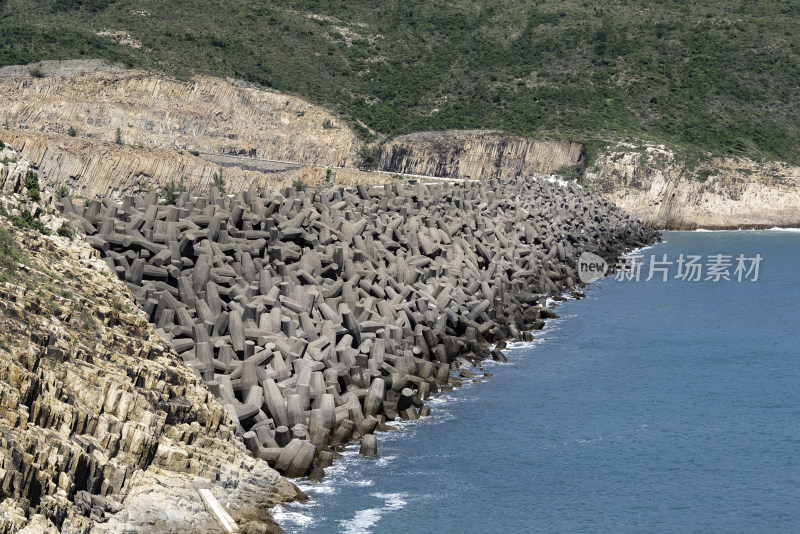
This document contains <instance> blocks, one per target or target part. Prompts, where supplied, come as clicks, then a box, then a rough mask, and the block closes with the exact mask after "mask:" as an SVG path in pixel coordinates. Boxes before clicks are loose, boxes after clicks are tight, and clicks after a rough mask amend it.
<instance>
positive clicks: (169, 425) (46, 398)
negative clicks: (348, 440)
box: [0, 149, 298, 533]
mask: <svg viewBox="0 0 800 534" xmlns="http://www.w3.org/2000/svg"><path fill="white" fill-rule="evenodd" d="M3 156H4V158H5V156H13V157H11V158H8V159H16V157H17V155H16V154H15V153H13V152H11V151H10V150H8V149H5V150H4V152H3ZM29 168H30V167H29V164H28V163H27V162H25V161H16V162H14V163H11V162H9V163H8V164H7V165H0V184H1V185H2V186H3V192H4V194H5V195H6V196H4V197H2V199H1V200H2V203H3V206H4V208H5V209H6V211H9V212H13V211H14V210H18V208H21V209H27V210H30V211H33V212H35V213H36V215H37V216H38V217H39V220H41V221H44V222H45V223H46V224H47V226H49V227H50V228H51V229H55V228H57V227H58V226H59V225H60V224H61V221H60V218H59V217H55V216H54V215H53V214H50V213H48V208H47V207H46V206H47V202H46V201H47V197H48V196H49V194H48V193H44V194H43V196H44V197H45V198H43V201H42V202H41V203H39V204H36V203H33V202H31V201H30V200H27V198H26V196H25V195H24V194H23V195H20V194H19V193H24V192H25V190H24V188H23V184H24V181H23V180H24V176H25V174H26V173H27V170H28V169H29ZM0 226H2V228H3V229H4V231H7V232H9V233H10V234H11V235H12V236H13V240H14V242H15V243H16V245H12V244H11V242H7V241H3V243H2V250H1V251H0V252H2V255H3V258H8V257H10V251H12V250H13V249H14V248H16V247H18V249H19V250H20V251H21V252H20V253H19V256H18V259H17V260H15V262H10V263H8V264H3V265H2V267H0V277H2V279H3V283H2V284H0V310H2V312H3V313H2V315H0V532H2V533H11V532H37V533H39V532H57V531H61V532H72V533H88V532H140V531H143V529H147V531H149V532H153V533H156V532H186V533H189V532H221V531H222V530H221V528H220V526H219V525H218V524H217V523H216V522H215V521H214V520H213V519H212V518H211V517H210V516H209V515H208V514H207V513H206V512H205V510H204V507H203V504H202V502H201V500H200V497H199V495H198V493H197V487H198V486H203V487H207V488H209V489H210V490H211V491H212V493H213V494H214V495H215V496H216V497H217V498H218V499H219V501H220V502H221V503H222V504H223V506H226V507H228V509H229V511H230V514H231V515H232V516H233V517H234V519H235V520H236V521H237V523H239V525H240V527H241V530H242V531H243V532H244V531H251V532H263V531H265V529H268V528H273V527H272V526H271V525H272V522H271V520H270V518H269V515H268V507H269V506H271V505H274V504H275V503H278V502H282V501H286V500H290V499H293V498H295V496H297V495H298V494H297V492H296V489H295V488H294V487H293V485H292V484H291V483H289V482H288V481H286V480H285V479H283V478H282V477H280V476H279V475H278V473H276V472H275V471H274V470H272V469H270V468H269V466H268V465H267V464H266V463H265V462H263V461H261V460H258V459H255V458H252V457H251V456H250V455H249V454H247V452H246V450H245V449H244V447H243V445H242V442H241V441H240V440H239V439H237V438H235V437H234V432H233V430H234V429H233V428H231V427H229V426H228V419H227V416H226V414H225V410H224V408H223V407H222V406H221V405H220V404H219V403H218V402H217V401H216V400H215V399H214V398H213V397H212V396H211V395H210V394H209V393H208V391H207V389H206V388H205V387H204V386H203V385H202V382H201V381H200V380H198V379H197V378H196V377H195V376H193V374H192V372H191V371H190V370H189V369H187V368H186V367H185V365H184V364H183V362H182V361H181V360H180V358H178V357H177V355H176V354H175V353H174V352H173V351H172V350H171V349H170V348H169V345H168V344H166V343H165V341H164V340H163V339H162V338H160V337H159V336H158V335H157V334H156V333H155V331H154V329H153V328H152V327H151V326H150V325H149V324H148V323H147V320H146V318H145V317H144V315H143V313H142V312H140V311H138V310H137V309H136V306H135V303H134V302H133V301H132V300H131V299H130V294H129V292H128V289H127V288H126V287H125V286H124V285H123V284H121V283H120V282H119V281H118V280H117V279H116V278H115V277H114V276H113V275H111V274H110V271H109V269H108V265H107V264H106V263H105V262H104V261H102V260H101V259H100V258H99V255H98V253H97V252H96V251H95V250H93V249H92V248H90V247H88V246H86V244H85V243H81V242H80V241H79V242H71V241H69V240H67V239H66V238H62V237H55V236H44V235H41V234H39V233H38V232H35V231H33V230H20V229H17V228H14V227H10V226H9V224H8V222H7V220H6V219H5V218H0ZM16 262H22V263H21V265H16V264H15V263H16Z"/></svg>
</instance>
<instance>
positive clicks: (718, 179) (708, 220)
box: [583, 144, 800, 229]
mask: <svg viewBox="0 0 800 534" xmlns="http://www.w3.org/2000/svg"><path fill="white" fill-rule="evenodd" d="M705 168H706V170H705V172H703V171H700V172H701V173H702V176H704V178H703V180H702V181H701V180H699V179H697V178H696V175H697V173H696V172H695V173H693V172H689V171H687V169H686V168H685V163H684V162H683V161H682V160H681V159H680V158H678V157H676V155H675V154H674V153H673V152H671V151H669V150H667V149H666V148H665V147H663V146H661V147H659V146H644V147H636V146H633V145H627V144H620V145H617V146H615V147H612V148H611V149H609V150H607V151H606V152H604V153H603V154H602V155H601V156H600V157H599V158H598V159H597V162H596V164H595V165H594V166H593V167H592V168H590V169H589V170H588V171H587V172H586V175H585V177H584V180H583V183H584V184H585V185H587V186H589V187H591V188H593V189H594V190H596V191H597V192H598V193H600V194H602V195H603V196H605V197H607V198H609V199H611V200H613V201H614V202H615V203H616V204H617V205H618V206H620V207H621V208H623V209H625V210H627V211H628V212H629V213H631V214H633V215H634V216H636V217H638V218H640V219H641V220H643V221H646V222H647V224H649V225H651V226H655V227H658V228H673V229H692V228H697V227H702V228H718V229H728V228H753V227H756V228H763V227H767V228H769V227H773V226H800V168H797V167H791V166H789V165H786V164H782V163H774V162H766V163H756V162H754V161H752V160H748V159H745V158H726V159H721V158H718V159H714V160H712V161H711V163H709V164H707V165H705Z"/></svg>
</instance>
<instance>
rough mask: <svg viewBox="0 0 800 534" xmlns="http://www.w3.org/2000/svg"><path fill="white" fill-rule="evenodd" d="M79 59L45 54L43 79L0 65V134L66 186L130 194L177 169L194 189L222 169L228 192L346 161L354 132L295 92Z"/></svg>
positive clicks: (176, 175) (175, 176)
mask: <svg viewBox="0 0 800 534" xmlns="http://www.w3.org/2000/svg"><path fill="white" fill-rule="evenodd" d="M81 66H83V63H82V62H72V61H66V62H48V63H47V64H46V65H44V67H43V68H42V72H43V74H44V75H45V76H44V77H33V76H30V75H29V74H28V73H27V72H28V71H27V70H24V69H23V70H20V69H18V68H17V69H14V68H6V69H3V72H0V109H2V116H0V121H2V124H3V126H4V128H5V130H4V131H2V134H0V135H2V138H3V140H4V141H6V142H9V143H11V144H12V145H13V146H15V147H17V148H18V149H19V150H20V153H21V155H22V156H23V157H25V158H27V159H29V160H31V161H32V162H33V163H34V165H36V166H38V167H39V168H40V169H41V170H42V171H43V174H45V175H46V176H48V179H49V180H50V181H52V182H54V183H56V182H57V183H64V184H68V185H69V186H70V187H71V188H72V189H73V191H74V192H75V193H78V194H82V195H87V196H90V195H105V194H113V193H115V194H123V193H130V192H135V191H137V190H139V189H138V188H139V187H140V186H142V185H147V184H149V185H151V186H164V185H166V184H168V183H169V182H170V180H174V181H175V182H177V181H179V179H180V178H181V177H183V178H185V180H186V183H187V184H188V185H190V186H193V187H196V188H202V187H204V186H206V185H207V184H208V183H209V182H210V181H211V178H212V176H213V174H214V173H215V172H218V171H219V170H220V169H221V168H222V167H225V176H226V179H227V180H228V182H229V184H230V185H231V188H233V189H238V190H241V189H246V188H247V187H248V185H249V184H250V183H252V182H255V183H256V184H257V185H260V186H262V187H269V186H274V185H276V183H275V182H277V184H278V185H280V184H283V183H285V182H287V181H290V180H292V179H295V178H296V177H295V174H296V171H297V170H299V169H300V167H301V165H300V163H302V164H310V165H320V166H340V167H351V166H353V165H354V162H355V160H356V157H357V156H356V152H357V151H356V149H357V147H358V137H357V136H356V134H355V132H353V130H352V129H350V128H349V127H348V126H347V125H346V124H344V123H343V122H342V121H340V120H339V119H338V118H337V117H336V116H334V115H332V114H330V113H329V112H327V111H326V110H324V109H322V108H320V107H319V106H314V105H312V104H310V103H308V102H306V101H304V100H302V99H300V98H297V97H294V96H288V95H284V94H279V93H276V92H271V91H266V90H263V89H257V88H253V87H249V86H246V85H244V84H241V83H238V82H235V81H233V80H223V79H220V78H212V77H208V76H196V77H194V78H192V79H191V80H188V81H182V80H176V79H173V78H170V77H168V76H165V75H156V74H150V73H146V72H142V71H126V70H122V69H121V68H119V66H114V65H106V66H105V70H103V67H102V66H101V67H98V66H97V65H95V64H94V63H92V65H91V66H92V69H88V68H83V69H82V68H80V67H81ZM98 69H100V70H98ZM269 160H274V161H269ZM285 162H289V163H285ZM291 162H299V163H291ZM254 167H258V168H257V169H256V168H254Z"/></svg>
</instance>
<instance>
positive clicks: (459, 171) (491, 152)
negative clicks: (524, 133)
mask: <svg viewBox="0 0 800 534" xmlns="http://www.w3.org/2000/svg"><path fill="white" fill-rule="evenodd" d="M581 149H582V147H581V145H580V144H579V143H573V142H570V141H551V140H540V139H525V138H523V137H519V136H517V135H512V134H509V133H505V132H499V131H490V130H459V131H447V132H420V133H415V134H411V135H404V136H401V137H398V138H396V139H394V140H393V141H391V142H389V143H386V144H385V145H383V146H382V147H381V148H380V150H379V152H378V160H379V166H378V168H379V169H381V170H383V171H388V172H396V173H407V174H421V175H426V176H439V177H446V178H467V179H490V178H514V177H517V176H529V175H532V174H549V173H552V172H554V171H556V170H557V169H559V168H561V167H564V166H566V165H574V164H575V163H577V162H578V161H579V159H580V157H581Z"/></svg>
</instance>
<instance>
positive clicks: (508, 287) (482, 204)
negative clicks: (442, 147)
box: [62, 179, 656, 478]
mask: <svg viewBox="0 0 800 534" xmlns="http://www.w3.org/2000/svg"><path fill="white" fill-rule="evenodd" d="M62 209H63V211H64V214H65V216H66V217H68V218H69V219H70V220H72V221H73V223H74V224H77V225H80V226H82V227H83V228H84V229H85V230H87V233H88V234H89V237H87V241H88V242H89V243H90V244H91V245H92V246H93V247H95V248H96V249H97V250H99V251H100V252H101V253H102V255H103V256H104V258H105V260H106V262H107V263H108V264H109V266H110V267H111V268H112V269H113V270H114V271H115V272H116V273H117V274H118V275H119V276H120V278H122V279H124V280H125V281H126V282H127V284H128V287H129V288H130V289H131V291H132V293H133V294H134V296H135V297H136V299H137V301H138V302H139V305H140V306H141V307H142V308H143V309H144V310H145V312H146V313H147V314H148V317H149V320H150V321H151V322H152V323H154V324H155V326H156V327H157V328H158V329H159V330H158V331H159V333H160V334H161V335H162V336H163V337H165V338H166V339H168V340H170V341H171V343H172V346H173V348H175V349H176V350H177V351H178V353H179V354H180V355H181V358H182V359H183V360H184V362H185V363H186V364H187V365H188V366H189V367H190V368H191V369H193V370H194V372H195V374H196V375H198V376H199V377H201V378H202V379H203V380H204V382H205V383H206V385H207V386H208V387H209V389H210V390H211V391H212V392H213V393H214V394H215V396H217V397H219V398H220V399H221V402H222V403H223V404H224V405H225V407H226V409H227V411H228V414H229V417H230V418H231V420H232V422H233V424H234V425H235V426H236V428H237V432H238V434H240V435H241V436H242V438H243V439H244V442H245V444H246V445H247V447H248V449H249V450H250V451H251V452H252V453H253V454H254V455H255V456H257V457H259V458H262V459H264V460H266V461H267V462H269V463H270V465H272V466H274V467H275V468H277V469H278V471H279V472H282V473H283V474H285V475H287V476H290V477H300V476H311V477H313V478H320V477H321V476H323V474H324V471H323V470H324V469H325V467H327V466H328V465H330V463H331V462H332V461H333V459H334V458H335V456H336V453H337V451H338V450H340V449H341V448H342V447H343V446H344V445H345V444H347V443H348V442H352V441H359V440H360V441H362V451H361V452H362V454H365V455H373V454H375V453H377V450H376V449H377V444H376V442H375V440H374V438H367V439H365V436H374V434H373V433H374V431H375V430H376V429H381V428H384V425H387V424H391V421H393V420H394V419H397V418H400V419H409V420H413V419H416V418H418V417H422V416H425V415H427V414H428V413H429V407H427V406H426V405H425V400H426V399H427V398H428V397H429V396H430V395H431V394H433V393H436V392H437V391H440V390H445V391H446V390H448V389H449V388H452V387H453V386H454V384H456V383H457V380H458V379H456V378H451V377H450V376H449V375H450V371H451V369H458V368H459V367H461V366H462V365H465V364H468V363H471V362H476V361H480V360H482V359H484V358H493V359H497V360H500V361H502V360H504V359H505V357H504V356H503V354H502V349H503V348H504V347H505V343H506V341H507V340H514V339H519V340H525V339H526V337H529V336H530V334H528V332H530V331H531V330H536V329H541V328H542V327H543V326H544V320H545V319H547V318H550V317H554V316H555V314H554V313H553V312H552V311H550V310H549V309H548V308H547V307H546V306H545V304H546V300H547V295H549V294H552V295H557V294H559V293H561V292H562V291H570V290H572V289H575V288H576V287H577V286H578V284H577V281H578V276H577V273H576V271H575V261H576V259H577V256H578V255H579V254H580V252H583V251H584V250H594V251H597V252H599V253H600V254H602V255H605V256H606V257H611V256H616V255H618V254H619V253H621V252H622V251H623V250H625V249H629V248H633V247H639V246H643V245H646V244H647V243H649V242H651V241H652V240H654V239H655V238H656V234H655V233H654V232H652V231H650V230H648V229H646V228H644V227H643V226H642V225H641V224H640V223H638V222H636V221H633V220H632V219H630V218H628V217H627V216H625V215H623V214H622V212H620V211H618V210H616V209H615V208H614V207H613V206H612V205H610V204H609V203H608V202H607V201H603V200H601V199H599V198H597V197H595V196H593V195H591V194H590V193H589V192H587V191H584V190H582V189H580V188H579V187H577V186H575V185H574V184H568V185H558V184H554V183H552V182H550V181H545V180H537V179H530V180H527V181H525V180H507V181H502V182H501V181H496V180H492V181H488V182H480V183H464V184H451V185H446V186H445V185H439V184H434V185H423V184H421V183H415V184H402V183H394V184H391V185H390V186H388V187H386V188H384V189H378V188H367V187H363V186H359V187H358V188H356V189H354V190H344V189H341V188H338V187H335V186H334V187H331V188H320V189H316V190H310V189H309V190H307V191H295V190H294V189H291V188H289V189H284V190H282V191H281V192H274V191H273V192H259V191H256V190H254V189H251V190H250V191H247V192H244V193H240V194H238V195H236V196H227V197H223V196H221V195H219V194H218V193H217V192H216V191H212V192H211V194H210V195H209V196H203V195H199V196H190V195H189V193H182V194H181V195H180V196H179V197H178V198H177V199H176V202H175V205H174V206H160V205H158V197H157V196H155V194H150V195H148V197H147V198H142V197H133V196H129V197H126V198H125V199H123V202H122V204H121V205H120V204H117V203H116V202H114V201H112V200H109V199H106V200H103V201H102V202H101V201H95V200H92V201H89V202H88V203H87V204H86V205H85V206H81V205H75V206H73V205H72V204H71V202H69V201H68V200H65V201H63V202H62ZM415 211H416V212H417V214H415ZM93 230H94V231H93ZM493 344H497V347H498V348H495V349H491V348H490V347H491V346H492V345H493ZM462 378H464V379H469V378H472V377H471V376H470V375H469V373H462Z"/></svg>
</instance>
